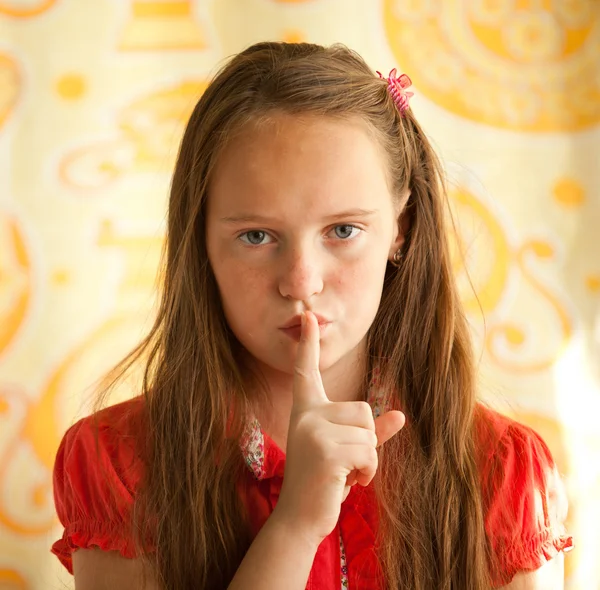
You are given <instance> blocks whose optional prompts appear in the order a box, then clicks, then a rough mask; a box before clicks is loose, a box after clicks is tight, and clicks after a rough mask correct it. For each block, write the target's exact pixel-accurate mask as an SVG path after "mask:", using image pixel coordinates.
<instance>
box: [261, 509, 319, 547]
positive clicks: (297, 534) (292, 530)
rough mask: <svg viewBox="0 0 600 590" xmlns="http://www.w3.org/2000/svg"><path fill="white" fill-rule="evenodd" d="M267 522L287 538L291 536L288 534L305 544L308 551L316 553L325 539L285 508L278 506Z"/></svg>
mask: <svg viewBox="0 0 600 590" xmlns="http://www.w3.org/2000/svg"><path fill="white" fill-rule="evenodd" d="M266 524H269V525H270V526H271V527H272V528H273V529H277V530H278V531H280V532H281V534H282V535H284V537H285V538H289V537H288V536H291V537H292V538H295V539H296V540H297V541H298V542H299V543H301V544H302V545H303V547H304V549H305V550H306V551H314V552H315V553H316V552H317V549H318V548H319V545H320V544H321V542H322V541H323V539H322V538H321V537H319V535H317V534H315V533H314V532H312V531H311V530H310V529H309V528H307V527H306V526H304V525H303V524H302V523H300V522H298V521H297V520H296V519H294V518H292V517H290V516H289V514H287V513H286V512H285V511H284V510H281V509H280V510H278V509H277V506H276V507H275V509H274V510H273V512H272V513H271V516H270V517H269V519H268V521H267V523H266ZM265 526H266V525H265Z"/></svg>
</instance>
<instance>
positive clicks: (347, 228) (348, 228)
mask: <svg viewBox="0 0 600 590" xmlns="http://www.w3.org/2000/svg"><path fill="white" fill-rule="evenodd" d="M339 228H342V229H343V230H345V231H343V232H342V233H344V234H346V235H339V233H338V231H337V230H338V229H339ZM354 229H355V230H357V231H360V228H358V227H356V226H355V225H348V224H346V225H336V226H335V232H336V235H337V237H338V238H341V239H342V240H347V239H348V238H349V237H350V236H351V234H352V230H354ZM347 232H349V234H348V233H347Z"/></svg>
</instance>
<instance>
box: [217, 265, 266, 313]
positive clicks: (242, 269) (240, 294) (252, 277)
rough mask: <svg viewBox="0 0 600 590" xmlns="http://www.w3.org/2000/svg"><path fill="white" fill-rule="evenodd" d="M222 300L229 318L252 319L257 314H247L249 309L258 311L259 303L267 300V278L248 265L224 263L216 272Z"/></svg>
mask: <svg viewBox="0 0 600 590" xmlns="http://www.w3.org/2000/svg"><path fill="white" fill-rule="evenodd" d="M215 277H216V279H217V284H218V286H219V291H220V294H221V300H222V301H223V306H224V308H225V310H226V314H227V315H228V317H229V316H232V315H233V316H236V318H237V321H238V322H239V321H240V320H242V319H244V318H247V319H251V318H252V317H255V316H256V314H249V313H247V311H248V309H253V310H255V311H258V309H259V302H260V301H264V300H265V293H266V291H267V288H268V286H267V283H268V279H267V277H266V276H265V275H264V274H263V273H260V272H256V270H253V269H249V268H248V266H247V265H244V264H239V263H237V262H227V261H224V262H223V263H221V264H220V265H219V268H218V269H217V272H215Z"/></svg>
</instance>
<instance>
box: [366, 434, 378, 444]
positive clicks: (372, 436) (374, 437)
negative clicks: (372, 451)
mask: <svg viewBox="0 0 600 590" xmlns="http://www.w3.org/2000/svg"><path fill="white" fill-rule="evenodd" d="M368 432H369V435H370V436H369V441H370V443H371V446H372V447H373V448H375V447H376V446H377V442H378V440H377V435H376V434H375V433H374V432H373V431H372V430H369V431H368Z"/></svg>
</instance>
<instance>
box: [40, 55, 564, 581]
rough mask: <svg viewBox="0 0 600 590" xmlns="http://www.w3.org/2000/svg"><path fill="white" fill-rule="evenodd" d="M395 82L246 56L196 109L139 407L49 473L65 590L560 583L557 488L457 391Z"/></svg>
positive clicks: (127, 405) (523, 445)
mask: <svg viewBox="0 0 600 590" xmlns="http://www.w3.org/2000/svg"><path fill="white" fill-rule="evenodd" d="M409 85H410V79H409V78H408V76H406V75H403V76H400V77H399V78H398V77H396V75H395V71H392V72H391V73H390V75H389V77H387V78H386V77H383V76H382V75H381V74H380V75H376V74H374V73H373V72H372V71H371V70H370V69H369V67H368V66H367V65H366V64H365V62H364V61H363V60H362V59H361V58H360V57H359V56H357V55H356V54H355V53H353V52H351V51H349V50H348V49H346V48H345V47H343V46H333V47H330V48H323V47H320V46H318V45H311V44H303V43H301V44H285V43H259V44H257V45H254V46H252V47H250V48H249V49H247V50H245V51H244V52H242V53H241V54H239V55H237V56H236V57H234V58H233V59H232V60H231V61H230V62H229V63H228V64H227V65H226V66H225V67H224V68H223V69H222V70H221V71H220V73H219V74H218V75H217V76H216V78H215V79H214V80H213V81H212V83H211V84H210V85H209V87H208V89H207V90H206V92H205V93H204V94H203V96H202V97H201V98H200V100H199V102H198V104H197V106H196V108H195V110H194V112H193V114H192V116H191V119H190V121H189V124H188V126H187V129H186V131H185V134H184V137H183V140H182V144H181V149H180V153H179V157H178V161H177V165H176V167H175V172H174V177H173V183H172V189H171V195H170V202H169V220H168V237H167V245H166V256H165V270H164V289H163V292H162V294H161V305H160V309H159V312H158V317H157V319H156V323H155V325H154V327H153V328H152V330H151V332H150V334H149V335H148V337H147V338H146V339H145V340H144V341H143V342H142V343H141V344H140V345H139V347H138V348H137V349H136V350H135V351H133V352H132V353H131V354H130V355H129V357H128V358H127V359H125V360H124V361H123V363H122V364H121V365H120V367H119V369H120V370H121V373H120V374H122V373H123V371H125V370H126V369H127V368H128V367H131V366H132V364H133V363H134V362H136V361H141V360H142V359H143V360H144V362H145V363H146V372H145V379H144V383H143V387H142V391H141V395H140V396H139V397H136V398H134V399H132V400H129V401H126V402H123V403H120V404H117V405H113V406H109V407H107V408H104V409H102V410H98V411H96V412H94V413H93V414H92V416H91V417H88V418H85V419H83V420H81V421H79V422H78V423H77V424H75V425H74V426H73V427H71V428H70V429H69V430H68V432H67V433H66V435H65V437H64V439H63V441H62V444H61V446H60V449H59V451H58V455H57V458H56V466H55V471H54V492H55V499H56V507H57V511H58V515H59V517H60V519H61V522H62V523H63V525H64V527H65V531H64V534H63V536H62V538H61V539H60V540H58V541H57V542H56V543H54V545H53V547H52V551H53V552H54V553H55V554H56V555H57V556H58V558H59V559H60V560H61V562H62V563H63V564H64V565H65V567H66V568H67V569H68V570H69V571H70V572H72V573H74V575H75V584H76V587H77V589H78V590H92V589H94V590H95V589H104V588H109V589H110V590H119V589H130V588H139V587H146V588H153V589H154V588H165V589H168V590H179V589H181V590H183V589H189V588H194V589H211V590H212V589H222V588H231V589H235V590H238V589H239V590H246V589H261V590H271V589H273V590H274V589H289V590H294V589H298V590H300V589H303V588H311V589H313V590H317V589H319V590H321V589H322V590H334V589H335V590H338V589H342V588H350V589H351V590H358V589H361V590H375V589H384V588H390V589H391V588H393V589H396V588H398V589H400V588H401V589H403V590H408V589H410V590H432V589H436V590H437V589H446V590H481V589H486V588H500V587H502V588H511V589H517V588H523V589H524V588H532V589H539V588H544V589H551V588H556V589H558V588H563V582H562V578H563V554H562V551H563V550H566V549H569V548H570V547H571V545H572V541H571V537H569V536H567V535H566V533H565V531H564V528H563V524H562V523H563V521H564V518H565V516H566V500H565V495H564V490H563V487H562V483H561V481H560V478H559V476H558V474H557V471H556V468H555V465H554V462H553V460H552V457H551V455H550V452H549V451H548V448H547V446H546V445H545V444H544V442H543V441H542V439H541V438H540V437H539V436H538V435H537V434H536V433H535V432H533V431H532V430H530V429H529V428H527V427H525V426H523V425H521V424H519V423H516V422H514V421H511V420H509V419H508V418H506V417H503V416H501V415H500V414H497V413H495V412H494V411H492V410H491V409H489V408H487V407H485V406H483V405H482V404H481V403H479V402H477V401H476V392H475V376H474V362H473V358H472V352H471V345H470V339H469V330H468V326H467V322H466V320H465V317H464V313H463V310H462V308H461V306H460V302H459V300H458V296H457V289H456V286H455V283H454V280H453V276H452V271H451V265H450V256H449V248H448V240H447V236H446V233H445V222H444V207H445V199H446V195H445V191H444V183H443V180H442V174H441V171H440V166H439V164H438V161H437V159H436V157H435V155H434V152H433V151H432V148H431V146H430V144H429V142H428V141H427V138H426V137H425V134H424V133H423V131H422V129H421V127H420V126H419V125H418V123H417V122H416V120H415V118H414V116H413V114H412V113H411V110H410V108H409V107H408V101H409V98H410V96H411V95H412V93H410V92H408V91H406V88H407V87H408V86H409ZM356 483H358V484H359V485H355V484H356ZM144 584H145V586H144Z"/></svg>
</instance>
